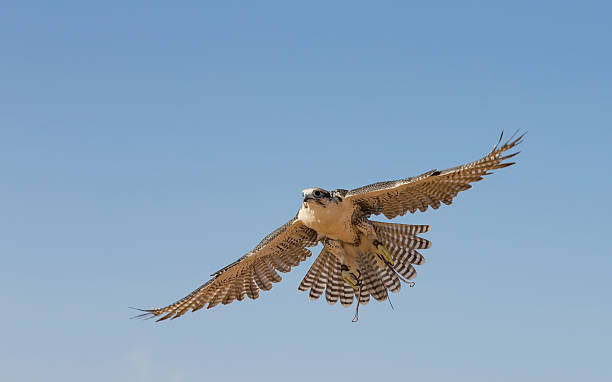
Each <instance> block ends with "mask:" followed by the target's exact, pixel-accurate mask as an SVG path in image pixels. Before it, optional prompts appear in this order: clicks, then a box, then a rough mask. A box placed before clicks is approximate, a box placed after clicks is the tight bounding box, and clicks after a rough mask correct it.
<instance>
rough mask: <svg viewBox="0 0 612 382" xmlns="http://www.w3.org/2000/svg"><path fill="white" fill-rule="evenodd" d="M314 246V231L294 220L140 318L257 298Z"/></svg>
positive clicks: (175, 316) (168, 315)
mask: <svg viewBox="0 0 612 382" xmlns="http://www.w3.org/2000/svg"><path fill="white" fill-rule="evenodd" d="M316 244H317V232H316V231H314V230H312V229H310V228H308V227H306V226H305V225H303V224H302V223H301V222H300V221H299V220H298V219H297V217H296V218H293V219H291V220H290V221H288V222H287V223H285V224H284V225H283V226H281V227H280V228H278V229H277V230H275V231H274V232H272V233H271V234H269V235H268V236H266V237H265V238H264V239H263V240H262V241H261V242H260V243H259V244H258V245H257V246H256V247H255V248H254V249H253V250H252V251H250V252H249V253H247V254H246V255H244V256H242V257H241V258H239V259H238V260H236V261H234V262H233V263H231V264H230V265H228V266H226V267H224V268H222V269H220V270H218V271H217V272H215V273H213V274H212V275H211V276H212V279H210V280H209V281H207V282H206V283H205V284H204V285H202V286H200V287H199V288H198V289H196V290H194V291H193V292H192V293H191V294H189V295H188V296H186V297H184V298H182V299H180V300H178V301H176V302H174V303H172V304H170V305H168V306H166V307H164V308H159V309H149V310H143V311H144V312H146V313H144V314H142V315H140V316H139V317H146V316H149V317H158V316H161V317H160V318H159V319H158V320H157V321H162V320H165V319H168V318H172V319H174V318H178V317H180V316H182V315H183V314H185V312H187V311H189V310H190V309H191V310H192V311H196V310H198V309H201V308H203V307H204V306H205V305H206V304H208V306H207V309H210V308H212V307H214V306H216V305H218V304H219V303H221V304H224V305H225V304H229V303H231V302H233V301H235V300H238V301H242V300H244V298H245V297H246V296H248V297H249V298H251V299H256V298H258V297H259V290H269V289H271V288H272V283H276V282H279V281H281V276H280V275H279V274H278V273H277V271H280V272H289V271H290V270H291V267H294V266H296V265H298V264H299V263H300V262H302V261H304V260H306V258H307V257H309V256H310V255H312V253H311V252H310V250H308V249H306V247H312V246H315V245H316Z"/></svg>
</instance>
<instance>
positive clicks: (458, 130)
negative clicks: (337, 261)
mask: <svg viewBox="0 0 612 382" xmlns="http://www.w3.org/2000/svg"><path fill="white" fill-rule="evenodd" d="M92 3H93V2H82V1H73V2H71V1H56V2H41V3H36V2H29V1H16V2H8V1H6V2H3V3H2V6H1V7H0V8H1V10H0V170H1V171H0V174H1V178H0V179H1V180H0V260H1V266H0V302H1V303H2V306H3V307H4V308H3V312H2V314H0V337H1V339H0V380H2V381H84V380H87V381H201V380H207V381H213V380H214V381H239V380H252V381H283V382H285V381H292V382H293V381H297V382H299V381H328V380H336V381H352V382H359V381H372V380H383V379H384V380H394V381H400V380H401V381H404V380H418V381H423V382H426V381H440V382H442V381H460V382H463V381H465V382H473V381H521V382H527V381H546V380H548V381H552V380H554V381H576V380H584V381H610V380H612V366H611V365H610V359H611V347H610V346H611V345H610V343H611V339H612V325H611V323H612V286H611V281H612V277H611V276H612V271H611V269H612V250H611V249H612V246H611V244H610V229H611V228H612V227H611V223H610V216H611V214H612V210H611V207H610V196H611V195H612V181H611V180H610V173H611V170H612V166H611V165H612V160H611V159H610V157H611V155H610V148H609V147H610V141H611V139H612V132H611V130H610V129H611V128H612V70H611V68H612V49H611V48H610V47H611V45H610V41H612V23H611V22H610V15H611V14H612V6H611V5H610V2H589V1H585V2H577V1H576V2H564V1H549V2H537V1H536V2H534V1H526V2H522V1H513V2H506V4H505V5H499V4H498V5H492V2H490V1H482V2H477V1H453V2H439V1H431V2H422V3H423V4H415V3H416V2H360V1H350V2H348V1H347V2H329V1H325V2H320V1H309V2H299V3H298V2H286V1H282V2H281V1H279V2H263V1H262V2H256V3H255V2H235V1H225V2H217V3H220V4H211V3H206V2H201V1H193V2H189V1H186V2H173V3H170V2H154V1H147V2H145V1H142V2H126V1H121V2H113V1H104V2H97V3H96V4H92ZM516 129H521V130H524V131H528V132H529V133H528V135H527V137H526V140H525V142H524V143H523V144H522V145H521V146H520V150H521V151H522V152H521V154H520V155H519V156H518V157H517V160H518V164H517V165H515V166H512V167H509V168H506V169H503V170H500V171H498V172H497V173H495V174H494V175H492V176H490V177H487V179H486V180H485V181H483V182H480V183H477V184H475V185H474V187H473V188H472V189H471V190H469V191H466V192H464V193H461V194H460V195H459V196H458V197H457V198H456V199H455V202H454V204H453V205H452V206H450V207H447V206H443V207H441V208H440V209H439V210H436V211H432V212H427V213H418V214H414V215H407V216H404V217H401V218H398V219H396V221H397V222H400V223H413V224H431V225H432V230H431V232H429V233H427V234H426V235H425V237H426V238H427V239H429V240H431V241H432V242H433V247H432V248H431V249H429V250H426V251H424V252H423V253H424V255H426V257H427V260H428V261H427V264H426V265H424V266H422V267H420V268H418V271H419V274H418V278H417V280H416V281H417V284H416V286H415V287H414V288H403V289H402V291H401V292H400V293H399V294H393V295H392V302H393V304H394V306H395V310H391V308H390V306H389V304H388V303H386V302H385V303H376V302H371V303H370V304H368V305H367V306H365V307H363V308H362V309H361V311H360V321H359V322H358V323H356V324H355V323H351V318H352V316H353V310H352V309H345V308H342V307H341V306H339V305H336V306H332V307H330V306H328V305H327V303H325V301H324V300H319V301H315V302H311V301H309V299H308V297H307V295H305V294H303V293H298V292H297V286H298V284H299V282H300V280H301V279H302V277H303V276H304V274H305V273H306V271H307V269H308V267H309V266H310V264H311V263H312V259H313V258H312V257H311V258H310V259H309V260H308V261H306V262H305V263H303V264H302V265H301V266H299V267H298V268H296V269H295V270H294V271H292V272H291V273H289V274H282V276H283V281H282V282H281V283H279V284H275V287H274V288H273V289H272V290H271V291H269V292H263V294H262V295H261V297H260V298H259V299H258V300H256V301H250V300H248V301H245V302H241V303H233V304H231V305H228V306H219V307H216V308H214V309H212V310H209V311H198V312H196V313H190V314H187V315H185V316H184V317H182V318H181V319H178V320H174V321H171V322H163V323H158V324H156V323H154V322H153V321H139V320H130V319H128V318H129V317H130V316H132V315H133V314H134V312H133V311H131V310H129V309H128V306H137V307H143V308H149V307H158V306H163V305H165V304H167V303H170V302H172V301H174V300H176V299H178V298H180V297H183V296H184V295H186V294H187V293H189V292H191V291H192V290H193V289H194V288H195V287H197V286H199V285H200V284H201V283H203V282H205V281H206V280H207V279H208V275H209V274H210V273H212V272H214V271H216V270H217V269H219V268H221V267H223V266H224V265H226V264H228V263H230V262H231V261H233V260H235V259H236V258H238V257H240V256H241V255H242V254H244V253H245V252H247V251H249V250H250V249H251V248H252V247H254V246H255V245H256V244H257V243H258V242H259V240H260V239H262V238H263V237H264V236H265V235H266V234H268V233H269V232H270V231H272V230H274V229H275V228H276V227H278V226H279V225H281V224H282V223H284V222H285V221H287V220H288V219H289V218H291V217H293V216H294V215H295V213H296V212H297V209H298V208H299V205H300V191H301V190H302V189H303V188H306V187H312V186H321V187H325V188H329V189H333V188H353V187H358V186H361V185H364V184H367V183H371V182H375V181H380V180H388V179H394V178H400V177H406V176H411V175H415V174H419V173H421V172H424V171H427V170H430V169H432V168H446V167H450V166H455V165H458V164H460V163H464V162H467V161H471V160H474V159H477V158H478V157H480V156H481V155H483V154H485V153H486V152H487V151H488V150H490V148H491V147H492V145H493V144H494V143H495V142H496V141H497V138H498V136H499V133H500V132H501V131H502V130H505V131H506V132H513V131H514V130H516ZM381 219H384V218H381ZM318 251H319V248H316V249H315V253H318Z"/></svg>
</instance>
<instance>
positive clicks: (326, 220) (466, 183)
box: [136, 133, 525, 321]
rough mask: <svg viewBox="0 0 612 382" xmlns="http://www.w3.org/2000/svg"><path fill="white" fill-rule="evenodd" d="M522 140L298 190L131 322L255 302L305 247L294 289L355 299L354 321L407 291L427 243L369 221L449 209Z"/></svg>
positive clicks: (405, 227) (348, 301)
mask: <svg viewBox="0 0 612 382" xmlns="http://www.w3.org/2000/svg"><path fill="white" fill-rule="evenodd" d="M524 135H525V134H522V135H521V136H519V137H518V138H516V139H514V138H513V137H511V138H510V139H508V140H507V141H505V142H504V143H503V144H502V139H503V133H502V135H501V137H500V138H499V141H498V143H497V144H496V145H495V146H494V147H493V149H492V150H491V152H489V153H488V154H487V155H485V156H484V157H483V158H481V159H479V160H477V161H474V162H471V163H467V164H464V165H462V166H457V167H453V168H449V169H446V170H431V171H428V172H426V173H423V174H421V175H418V176H414V177H411V178H404V179H399V180H392V181H387V182H379V183H374V184H370V185H367V186H364V187H360V188H356V189H353V190H345V189H336V190H333V191H327V190H324V189H322V188H318V187H317V188H308V189H305V190H303V191H302V197H303V200H302V205H301V207H300V209H299V211H298V213H297V215H296V216H295V217H294V218H293V219H291V220H289V221H288V222H287V223H285V224H283V225H282V226H281V227H280V228H278V229H277V230H275V231H274V232H272V233H271V234H269V235H268V236H266V237H265V238H264V239H263V240H262V241H261V242H260V243H259V244H258V245H257V246H256V247H255V248H254V249H253V250H251V251H249V252H248V253H247V254H245V255H244V256H242V257H241V258H239V259H238V260H236V261H234V262H233V263H231V264H229V265H228V266H226V267H224V268H222V269H220V270H218V271H217V272H215V273H213V274H212V275H211V277H212V278H211V279H210V280H209V281H207V282H206V283H205V284H204V285H202V286H200V287H199V288H197V289H196V290H194V291H193V292H191V293H190V294H189V295H188V296H186V297H184V298H182V299H180V300H178V301H176V302H174V303H172V304H170V305H168V306H166V307H163V308H157V309H139V310H141V311H144V312H145V313H144V314H141V315H139V316H136V317H142V318H153V317H157V318H158V319H157V321H162V320H165V319H168V318H172V319H174V318H178V317H180V316H182V315H183V314H185V313H186V312H187V311H189V310H192V311H196V310H198V309H201V308H203V307H204V306H206V308H207V309H210V308H212V307H214V306H216V305H218V304H223V305H226V304H229V303H231V302H233V301H234V300H238V301H242V300H244V298H245V297H247V296H248V297H249V298H251V299H253V300H254V299H256V298H258V297H259V291H260V290H269V289H271V288H272V283H276V282H279V281H281V276H280V275H279V274H278V273H277V271H279V272H289V271H290V270H291V268H292V267H294V266H297V265H298V264H299V263H301V262H302V261H304V260H306V258H308V257H310V256H311V255H312V253H311V252H310V250H308V249H307V248H308V247H313V246H315V245H317V244H318V243H322V244H323V249H322V250H321V252H320V253H319V256H317V258H316V259H315V261H314V262H313V264H312V266H311V267H310V269H309V270H308V272H307V273H306V276H305V277H304V279H303V280H302V282H301V283H300V286H299V287H298V290H299V291H304V292H305V291H308V290H310V292H309V296H310V298H311V299H312V300H316V299H318V298H319V297H321V296H322V295H323V292H325V299H326V300H327V302H328V303H329V304H331V305H333V304H335V303H336V302H338V300H339V301H340V303H341V304H342V305H343V306H347V307H348V306H350V305H352V304H353V300H354V299H356V300H357V305H356V311H355V318H354V319H353V321H355V320H356V319H357V313H358V309H359V305H360V304H361V305H364V304H367V303H368V302H369V301H370V296H371V297H373V298H374V299H376V300H378V301H384V300H386V299H387V297H388V291H391V292H399V290H400V288H401V282H404V283H406V284H408V285H410V286H413V285H414V282H412V281H410V280H413V279H414V278H415V277H416V270H415V268H414V265H423V264H424V263H425V258H424V257H423V256H422V255H421V254H420V253H419V252H418V250H421V249H427V248H429V247H430V246H431V243H430V242H429V241H428V240H426V239H423V238H421V237H419V236H417V235H419V234H422V233H425V232H427V231H429V226H428V225H409V224H396V223H386V222H378V221H373V220H370V217H371V216H372V215H380V214H383V215H384V216H385V217H387V218H388V219H393V218H395V217H396V216H400V215H404V214H405V213H406V212H410V213H414V212H416V211H417V210H418V211H425V210H427V208H428V207H432V208H434V209H437V208H439V207H440V205H441V203H444V204H446V205H449V204H451V203H452V201H453V198H454V197H455V196H457V194H458V193H459V192H460V191H464V190H467V189H469V188H471V187H472V186H471V185H470V183H472V182H477V181H479V180H481V179H482V177H483V176H484V175H488V174H490V173H491V171H492V170H495V169H499V168H503V167H507V166H510V165H512V164H514V162H504V161H505V160H506V159H509V158H512V157H513V156H515V155H516V154H518V152H514V153H511V154H508V153H506V151H507V150H510V149H512V148H513V147H515V146H516V145H518V144H519V143H520V142H521V140H522V138H523V136H524ZM400 281H401V282H400Z"/></svg>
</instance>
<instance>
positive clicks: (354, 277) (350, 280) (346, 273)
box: [340, 264, 361, 291]
mask: <svg viewBox="0 0 612 382" xmlns="http://www.w3.org/2000/svg"><path fill="white" fill-rule="evenodd" d="M340 270H341V271H342V278H343V279H344V281H346V283H347V284H348V285H350V286H351V288H353V289H354V290H356V291H357V290H359V287H360V286H361V271H360V270H359V269H357V270H356V271H357V273H356V272H355V271H350V270H349V267H348V266H347V265H345V264H342V265H341V267H340Z"/></svg>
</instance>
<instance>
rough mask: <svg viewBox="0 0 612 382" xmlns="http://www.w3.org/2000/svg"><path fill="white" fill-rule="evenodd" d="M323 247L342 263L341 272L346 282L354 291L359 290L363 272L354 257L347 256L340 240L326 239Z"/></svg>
mask: <svg viewBox="0 0 612 382" xmlns="http://www.w3.org/2000/svg"><path fill="white" fill-rule="evenodd" d="M323 245H324V246H325V248H326V249H327V250H328V251H329V252H330V253H332V254H333V255H334V256H336V258H337V259H338V261H339V262H340V264H341V265H340V271H341V273H342V278H343V279H344V281H346V283H347V284H349V285H350V286H351V288H353V289H354V290H358V289H359V286H360V285H361V271H360V270H359V267H358V266H357V264H356V263H355V259H354V258H353V256H350V255H347V254H346V252H345V251H344V249H343V248H342V243H341V242H340V241H338V240H332V239H329V238H326V239H324V241H323Z"/></svg>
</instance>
